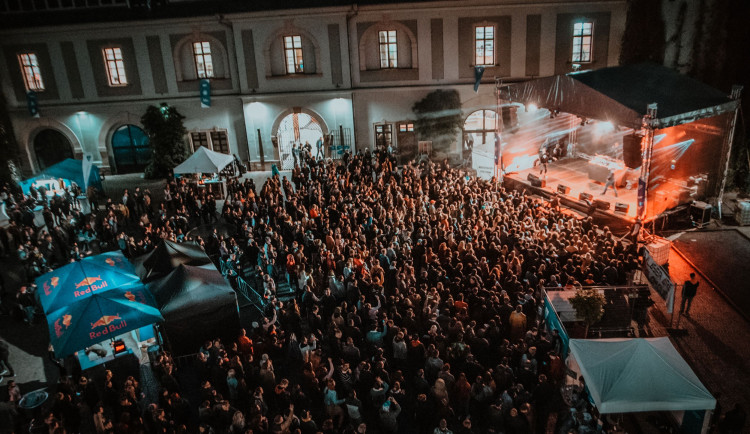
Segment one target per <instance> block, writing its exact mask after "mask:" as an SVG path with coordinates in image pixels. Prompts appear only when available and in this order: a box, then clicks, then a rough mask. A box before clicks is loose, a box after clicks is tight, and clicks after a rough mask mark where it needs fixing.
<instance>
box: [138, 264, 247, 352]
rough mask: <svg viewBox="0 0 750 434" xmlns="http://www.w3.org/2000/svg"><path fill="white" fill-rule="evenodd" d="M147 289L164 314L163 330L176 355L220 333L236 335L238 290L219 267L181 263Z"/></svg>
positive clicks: (231, 337)
mask: <svg viewBox="0 0 750 434" xmlns="http://www.w3.org/2000/svg"><path fill="white" fill-rule="evenodd" d="M148 289H149V290H150V291H151V293H152V294H153V296H154V298H155V300H156V305H157V306H158V308H159V310H160V311H161V314H162V315H163V316H164V319H165V323H164V333H165V335H166V339H167V342H168V343H169V345H170V347H171V349H172V352H173V353H174V354H175V355H184V354H191V353H195V352H196V351H197V350H198V348H200V346H201V345H203V343H204V342H205V341H206V340H208V339H214V338H216V337H217V336H220V337H226V338H228V339H230V340H232V339H235V338H236V337H237V332H238V331H239V308H238V306H237V294H236V293H235V292H234V290H233V289H232V287H231V286H229V283H228V282H227V281H226V280H225V279H224V277H223V276H222V275H221V273H219V271H218V270H216V269H206V268H201V267H192V266H189V265H179V266H177V268H175V269H174V270H173V271H172V272H171V273H169V274H168V275H167V276H165V277H163V278H161V279H158V280H155V281H153V282H151V283H149V285H148Z"/></svg>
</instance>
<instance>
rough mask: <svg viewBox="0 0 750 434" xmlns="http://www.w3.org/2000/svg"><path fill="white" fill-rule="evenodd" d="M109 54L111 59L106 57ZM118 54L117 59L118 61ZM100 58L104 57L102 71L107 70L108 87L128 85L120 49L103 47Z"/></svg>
mask: <svg viewBox="0 0 750 434" xmlns="http://www.w3.org/2000/svg"><path fill="white" fill-rule="evenodd" d="M109 52H111V53H112V58H111V59H110V58H109V57H108V55H109ZM118 54H119V59H118V57H117V56H118ZM102 56H103V57H104V69H106V70H107V82H108V83H109V85H110V87H123V86H127V85H128V75H127V73H126V72H125V60H124V59H123V55H122V48H120V47H104V48H102Z"/></svg>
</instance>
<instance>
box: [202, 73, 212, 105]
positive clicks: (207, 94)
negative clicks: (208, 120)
mask: <svg viewBox="0 0 750 434" xmlns="http://www.w3.org/2000/svg"><path fill="white" fill-rule="evenodd" d="M209 107H211V81H210V80H209V79H207V78H204V79H202V80H201V108H209Z"/></svg>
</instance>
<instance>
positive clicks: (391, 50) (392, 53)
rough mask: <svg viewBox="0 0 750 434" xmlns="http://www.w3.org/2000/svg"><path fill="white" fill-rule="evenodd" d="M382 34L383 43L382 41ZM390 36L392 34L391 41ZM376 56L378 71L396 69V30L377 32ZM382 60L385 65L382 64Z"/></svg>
mask: <svg viewBox="0 0 750 434" xmlns="http://www.w3.org/2000/svg"><path fill="white" fill-rule="evenodd" d="M384 34H385V41H384V40H383V35H384ZM391 34H393V35H392V36H393V40H391ZM384 49H385V51H384ZM378 54H379V56H380V69H397V68H398V30H396V29H393V30H390V29H388V30H378ZM384 55H385V57H384ZM384 60H385V63H383V61H384Z"/></svg>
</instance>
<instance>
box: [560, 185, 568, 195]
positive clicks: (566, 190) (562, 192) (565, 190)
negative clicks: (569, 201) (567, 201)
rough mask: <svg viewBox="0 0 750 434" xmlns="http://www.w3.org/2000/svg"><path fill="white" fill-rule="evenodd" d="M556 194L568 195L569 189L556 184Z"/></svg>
mask: <svg viewBox="0 0 750 434" xmlns="http://www.w3.org/2000/svg"><path fill="white" fill-rule="evenodd" d="M557 192H558V193H560V194H568V193H570V187H568V186H567V185H562V184H557Z"/></svg>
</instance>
